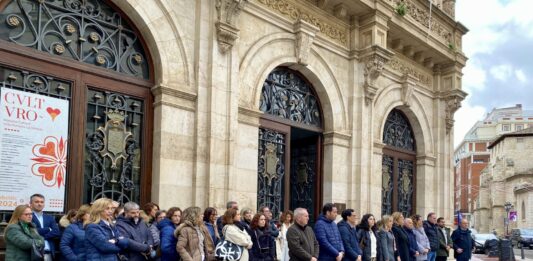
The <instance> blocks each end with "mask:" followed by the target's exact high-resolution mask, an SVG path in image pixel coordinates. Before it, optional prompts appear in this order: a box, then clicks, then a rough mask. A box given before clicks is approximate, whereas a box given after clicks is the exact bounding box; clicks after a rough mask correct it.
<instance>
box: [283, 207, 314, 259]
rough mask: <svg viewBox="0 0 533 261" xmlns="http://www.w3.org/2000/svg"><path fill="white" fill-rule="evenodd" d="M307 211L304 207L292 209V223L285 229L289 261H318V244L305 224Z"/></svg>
mask: <svg viewBox="0 0 533 261" xmlns="http://www.w3.org/2000/svg"><path fill="white" fill-rule="evenodd" d="M308 222H309V213H307V209H305V208H297V209H295V210H294V225H292V226H290V227H289V229H288V230H287V243H288V245H289V257H290V260H291V261H318V254H319V249H320V246H319V245H318V241H317V240H316V237H315V233H314V232H313V229H312V228H311V227H309V226H308V225H307V223H308Z"/></svg>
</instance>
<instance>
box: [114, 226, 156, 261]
mask: <svg viewBox="0 0 533 261" xmlns="http://www.w3.org/2000/svg"><path fill="white" fill-rule="evenodd" d="M116 226H117V229H118V230H119V232H120V234H121V235H122V236H123V237H125V238H127V239H129V246H128V249H127V250H126V251H123V254H124V256H126V257H127V258H128V260H129V261H146V258H145V256H144V255H143V253H144V254H148V255H149V254H150V250H151V249H150V246H153V245H154V239H153V237H152V233H151V232H150V229H149V228H148V225H146V223H145V222H144V220H143V219H142V218H139V220H138V221H137V223H135V221H134V220H133V219H132V218H127V217H124V216H119V217H118V218H117V225H116Z"/></svg>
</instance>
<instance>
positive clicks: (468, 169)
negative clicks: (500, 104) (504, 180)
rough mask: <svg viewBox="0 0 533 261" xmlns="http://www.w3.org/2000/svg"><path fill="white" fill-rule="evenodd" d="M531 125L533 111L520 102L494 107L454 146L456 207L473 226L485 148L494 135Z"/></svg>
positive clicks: (487, 152)
mask: <svg viewBox="0 0 533 261" xmlns="http://www.w3.org/2000/svg"><path fill="white" fill-rule="evenodd" d="M531 126H533V111H532V110H526V109H524V108H522V104H516V105H515V106H512V107H506V108H494V109H493V110H492V111H491V112H490V113H488V114H487V115H486V117H485V119H483V120H482V121H478V122H476V123H475V124H474V126H472V128H471V129H470V130H469V131H468V132H467V133H466V134H465V137H464V139H463V140H462V141H461V143H460V144H459V146H457V147H456V148H455V152H454V162H455V166H454V169H455V171H454V172H455V210H459V211H461V213H462V215H463V217H465V218H468V219H469V220H470V225H471V226H474V227H476V226H477V225H476V223H475V219H473V218H472V217H473V216H472V214H473V212H474V209H475V208H476V206H475V204H474V203H475V201H476V198H477V195H478V193H479V190H480V176H481V171H482V170H483V169H484V168H485V167H486V166H487V164H488V163H489V160H490V154H491V152H490V150H489V149H488V148H487V147H488V146H489V145H490V143H491V142H493V141H494V140H495V139H496V138H497V137H499V136H501V135H503V134H507V133H511V132H514V131H520V130H523V129H526V128H528V127H531Z"/></svg>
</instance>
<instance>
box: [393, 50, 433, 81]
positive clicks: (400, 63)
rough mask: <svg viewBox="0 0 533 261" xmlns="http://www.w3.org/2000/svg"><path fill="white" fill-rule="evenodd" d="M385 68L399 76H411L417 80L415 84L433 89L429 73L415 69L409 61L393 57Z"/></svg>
mask: <svg viewBox="0 0 533 261" xmlns="http://www.w3.org/2000/svg"><path fill="white" fill-rule="evenodd" d="M385 66H387V67H388V68H390V69H391V70H392V71H394V72H397V73H399V74H400V75H405V74H408V75H411V76H413V77H414V78H416V79H417V82H418V83H420V85H422V86H425V87H427V88H429V89H433V76H432V75H431V74H430V73H427V72H424V71H423V70H421V69H418V68H416V66H414V65H412V64H410V62H409V61H406V60H403V59H401V58H399V57H396V56H394V57H392V59H391V60H390V61H389V62H388V63H387V64H386V65H385Z"/></svg>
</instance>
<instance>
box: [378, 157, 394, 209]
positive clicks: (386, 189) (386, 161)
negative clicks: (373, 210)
mask: <svg viewBox="0 0 533 261" xmlns="http://www.w3.org/2000/svg"><path fill="white" fill-rule="evenodd" d="M393 170H394V159H393V158H392V157H390V156H387V155H383V161H382V164H381V171H382V187H383V192H382V194H381V197H382V198H381V215H382V216H383V215H390V214H392V192H393V190H394V180H393V179H394V175H393Z"/></svg>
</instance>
